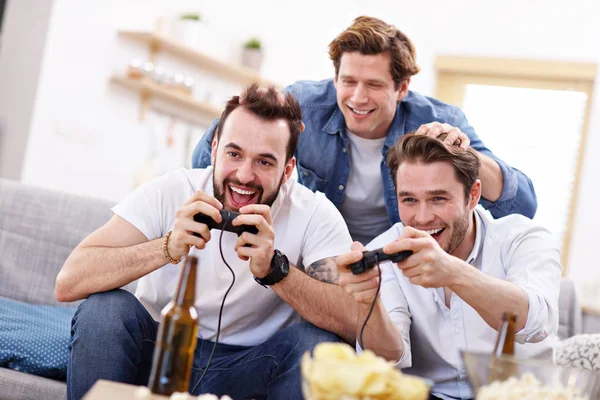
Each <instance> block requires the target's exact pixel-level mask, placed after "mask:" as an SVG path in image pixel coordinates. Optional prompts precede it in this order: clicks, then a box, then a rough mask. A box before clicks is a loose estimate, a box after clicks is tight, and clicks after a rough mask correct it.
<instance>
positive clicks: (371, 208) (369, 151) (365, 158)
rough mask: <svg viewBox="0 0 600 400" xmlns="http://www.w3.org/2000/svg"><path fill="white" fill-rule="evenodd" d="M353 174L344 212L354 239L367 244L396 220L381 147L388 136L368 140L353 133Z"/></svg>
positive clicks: (346, 194) (348, 186)
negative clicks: (391, 214) (387, 197)
mask: <svg viewBox="0 0 600 400" xmlns="http://www.w3.org/2000/svg"><path fill="white" fill-rule="evenodd" d="M347 133H348V138H349V139H350V176H349V177H348V183H347V184H346V192H345V193H344V199H343V200H342V204H341V207H340V211H341V213H342V215H343V216H344V219H345V220H346V224H348V230H349V231H350V235H351V236H352V239H353V240H357V241H359V242H361V243H362V244H365V245H366V244H367V243H369V242H370V241H371V240H373V239H374V238H375V237H376V236H378V235H379V234H381V233H383V232H385V231H386V230H388V229H389V228H390V227H391V226H392V223H391V222H390V217H389V216H388V214H387V211H386V209H385V198H384V196H383V180H382V178H381V161H382V159H383V155H382V154H381V150H382V149H383V145H384V143H385V139H386V138H385V137H383V138H380V139H365V138H362V137H360V136H357V135H355V134H353V133H351V132H347Z"/></svg>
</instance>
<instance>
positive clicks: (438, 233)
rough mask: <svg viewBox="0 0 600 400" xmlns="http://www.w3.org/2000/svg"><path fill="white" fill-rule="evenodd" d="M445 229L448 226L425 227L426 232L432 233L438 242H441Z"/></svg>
mask: <svg viewBox="0 0 600 400" xmlns="http://www.w3.org/2000/svg"><path fill="white" fill-rule="evenodd" d="M445 230H446V228H437V229H424V231H425V232H427V233H429V234H430V235H431V237H432V238H434V239H435V240H437V241H438V242H439V239H440V236H442V233H444V231H445Z"/></svg>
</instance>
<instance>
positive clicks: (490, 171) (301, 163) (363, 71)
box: [192, 17, 537, 244]
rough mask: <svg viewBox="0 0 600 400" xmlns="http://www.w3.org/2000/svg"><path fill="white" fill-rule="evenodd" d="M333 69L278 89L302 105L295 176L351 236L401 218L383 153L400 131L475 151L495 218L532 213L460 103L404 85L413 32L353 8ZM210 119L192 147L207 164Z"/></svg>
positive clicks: (518, 176)
mask: <svg viewBox="0 0 600 400" xmlns="http://www.w3.org/2000/svg"><path fill="white" fill-rule="evenodd" d="M329 57H330V58H331V59H332V60H333V66H334V69H335V76H334V78H333V79H326V80H323V81H320V82H313V81H299V82H296V83H295V84H293V85H291V86H288V87H287V88H286V89H285V91H286V92H289V93H292V94H293V95H294V96H296V97H297V98H298V100H299V102H300V106H301V107H302V113H303V117H304V118H303V119H304V123H305V124H306V130H305V131H304V132H303V133H302V135H301V136H300V141H299V143H298V149H297V151H296V159H297V167H298V174H299V177H298V179H299V181H300V183H302V184H303V185H305V186H306V187H308V188H309V189H311V190H313V191H316V190H318V191H321V192H323V193H325V195H326V196H327V197H328V198H329V199H330V200H331V201H332V202H333V203H334V204H335V205H336V206H337V207H338V208H339V210H340V211H341V213H342V216H343V217H344V219H345V220H346V223H347V225H348V228H349V230H350V234H351V235H352V237H353V239H354V240H358V241H360V242H362V243H363V244H366V243H368V242H369V241H370V240H371V239H373V238H374V237H376V236H377V235H379V234H380V233H382V232H384V231H385V230H387V229H388V228H389V227H390V226H392V224H394V223H396V222H399V221H400V216H399V215H398V207H397V203H396V196H395V195H394V185H393V183H392V177H391V175H390V172H389V169H388V168H387V166H386V165H385V162H384V158H385V156H386V154H387V152H388V149H389V148H390V147H391V146H393V144H394V143H396V141H397V140H398V138H399V137H401V136H402V135H404V134H405V133H406V132H411V131H416V132H417V134H421V135H427V136H431V137H438V136H439V135H441V134H442V133H446V134H447V137H446V139H445V141H446V143H449V144H456V145H458V146H460V147H462V148H467V147H469V146H470V147H471V148H472V149H473V150H475V151H476V153H477V155H478V157H479V158H480V160H481V164H482V166H481V171H480V176H479V178H480V179H481V181H482V183H483V185H482V187H483V192H482V198H481V204H482V205H483V206H484V207H485V208H486V209H488V210H489V211H490V212H491V213H492V215H493V216H494V217H495V218H498V217H502V216H505V215H508V214H513V213H519V214H523V215H525V216H527V217H530V218H532V217H533V216H534V214H535V211H536V208H537V201H536V196H535V192H534V189H533V185H532V183H531V181H530V180H529V179H528V178H527V177H526V176H525V175H524V174H523V173H521V172H520V171H518V170H516V169H514V168H511V167H510V166H508V165H507V164H505V163H504V162H503V161H501V160H499V159H498V158H497V157H495V156H494V155H493V154H492V152H491V151H490V150H489V149H488V148H487V147H485V145H484V144H483V142H482V141H481V140H480V139H479V137H478V136H477V134H476V133H475V130H474V129H473V128H472V127H471V126H470V125H469V124H468V122H467V119H466V118H465V116H464V114H463V112H462V111H461V110H460V109H459V108H457V107H454V106H451V105H448V104H445V103H442V102H440V101H438V100H436V99H432V98H429V97H425V96H422V95H420V94H418V93H416V92H411V91H409V85H410V80H411V77H412V76H413V75H415V74H416V73H417V72H419V67H418V66H417V64H416V59H415V57H416V53H415V48H414V46H413V44H412V42H411V41H410V40H409V39H408V37H406V36H405V35H404V33H402V32H401V31H399V30H398V29H397V28H396V27H394V26H393V25H389V24H387V23H385V22H383V21H381V20H379V19H377V18H372V17H358V18H356V19H355V20H354V23H353V24H352V25H351V26H350V27H349V28H348V29H346V30H345V31H343V32H342V33H341V34H340V35H339V36H338V37H337V38H335V39H334V40H333V41H332V42H331V43H330V45H329ZM216 124H217V121H216V122H215V123H213V125H212V126H211V128H210V129H209V131H208V132H207V134H205V135H204V137H203V138H202V140H201V141H200V143H199V144H198V146H197V147H196V150H195V151H194V155H193V157H192V165H193V167H194V168H204V167H206V166H207V165H210V149H211V140H212V137H213V133H214V128H215V126H216Z"/></svg>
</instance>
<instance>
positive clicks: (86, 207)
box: [0, 179, 112, 400]
mask: <svg viewBox="0 0 600 400" xmlns="http://www.w3.org/2000/svg"><path fill="white" fill-rule="evenodd" d="M111 206H112V204H111V203H109V202H107V201H103V200H97V199H90V198H85V197H81V196H75V195H71V194H64V193H58V192H54V191H50V190H45V189H40V188H35V187H31V186H26V185H22V184H20V183H17V182H14V181H8V180H4V179H0V255H1V256H0V296H1V297H8V298H11V299H15V300H20V301H26V302H29V303H36V304H50V305H59V306H73V305H74V304H76V303H68V304H65V303H59V302H58V301H57V300H56V299H55V297H54V281H55V279H56V275H57V274H58V271H59V270H60V268H61V266H62V265H63V263H64V262H65V260H66V259H67V257H68V255H69V254H70V253H71V251H72V250H73V248H74V247H75V246H76V245H77V244H79V242H81V240H83V238H85V237H86V236H87V235H88V234H89V233H90V232H92V231H94V230H95V229H96V228H98V227H100V226H101V225H103V224H104V223H105V222H106V221H108V219H109V218H110V217H111V215H112V213H111V211H110V207H111ZM64 398H66V385H65V383H64V382H59V381H55V380H51V379H46V378H41V377H37V376H33V375H29V374H25V373H22V372H17V371H13V370H9V369H6V368H0V399H32V400H33V399H35V400H40V399H64Z"/></svg>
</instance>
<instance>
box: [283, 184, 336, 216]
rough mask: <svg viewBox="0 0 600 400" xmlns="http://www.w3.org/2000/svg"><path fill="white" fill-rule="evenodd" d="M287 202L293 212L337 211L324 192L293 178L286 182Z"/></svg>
mask: <svg viewBox="0 0 600 400" xmlns="http://www.w3.org/2000/svg"><path fill="white" fill-rule="evenodd" d="M287 184H288V193H289V194H288V202H289V204H290V208H291V209H292V210H293V211H294V212H300V213H302V214H304V213H306V212H311V213H314V212H315V211H317V210H321V211H326V212H331V211H332V210H335V211H337V208H336V207H335V206H334V205H333V203H331V201H329V199H328V198H327V196H325V194H323V193H321V192H319V191H315V192H313V191H312V190H310V189H308V188H307V187H306V186H304V185H301V184H300V183H298V182H297V181H295V180H292V179H290V180H289V181H288V182H287Z"/></svg>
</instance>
